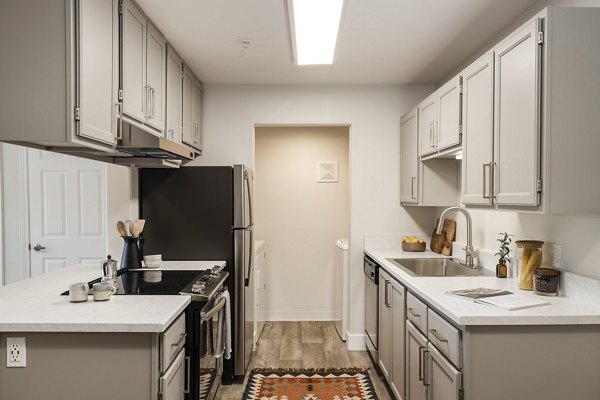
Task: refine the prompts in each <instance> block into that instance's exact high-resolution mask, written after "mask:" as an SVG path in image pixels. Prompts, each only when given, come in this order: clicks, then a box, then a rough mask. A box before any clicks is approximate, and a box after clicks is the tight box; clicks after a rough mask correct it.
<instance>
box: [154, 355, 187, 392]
mask: <svg viewBox="0 0 600 400" xmlns="http://www.w3.org/2000/svg"><path fill="white" fill-rule="evenodd" d="M184 360H185V350H181V351H180V352H179V355H177V357H176V358H175V361H173V363H172V364H171V366H170V367H169V369H168V370H167V371H166V372H165V373H164V374H163V376H162V377H161V378H160V389H159V390H160V395H161V399H162V400H183V398H184V396H185V365H184Z"/></svg>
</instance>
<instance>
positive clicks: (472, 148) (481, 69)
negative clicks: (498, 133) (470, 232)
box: [462, 52, 494, 205]
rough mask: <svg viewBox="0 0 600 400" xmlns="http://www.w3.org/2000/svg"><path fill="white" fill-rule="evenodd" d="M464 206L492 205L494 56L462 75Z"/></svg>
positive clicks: (473, 66)
mask: <svg viewBox="0 0 600 400" xmlns="http://www.w3.org/2000/svg"><path fill="white" fill-rule="evenodd" d="M462 75H463V106H462V126H463V137H462V151H463V161H462V164H463V165H462V174H463V175H462V177H463V179H462V202H463V203H464V204H480V205H486V204H488V205H489V204H492V202H493V195H492V194H491V182H492V175H491V173H492V168H493V165H492V162H493V138H494V54H493V52H489V53H487V54H485V55H484V56H482V57H481V58H479V59H478V60H477V61H475V62H474V63H473V64H471V65H470V66H469V67H467V68H466V69H465V70H464V71H463V73H462Z"/></svg>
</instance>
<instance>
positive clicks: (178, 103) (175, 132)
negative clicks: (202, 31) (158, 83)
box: [165, 46, 183, 143]
mask: <svg viewBox="0 0 600 400" xmlns="http://www.w3.org/2000/svg"><path fill="white" fill-rule="evenodd" d="M182 74H183V61H182V60H181V58H180V57H179V56H178V55H177V53H176V52H175V50H173V48H172V47H171V46H168V47H167V121H166V124H165V137H166V138H167V139H169V140H172V141H174V142H176V143H181V129H182V126H183V123H182V117H183V115H182V112H183V111H182V106H183V80H182V77H181V75H182Z"/></svg>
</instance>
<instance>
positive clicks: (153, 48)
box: [146, 24, 167, 136]
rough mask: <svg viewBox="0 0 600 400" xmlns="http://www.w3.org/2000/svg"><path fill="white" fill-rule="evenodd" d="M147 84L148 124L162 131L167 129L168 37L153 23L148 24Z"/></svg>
mask: <svg viewBox="0 0 600 400" xmlns="http://www.w3.org/2000/svg"><path fill="white" fill-rule="evenodd" d="M147 32H148V34H147V38H146V57H147V58H146V86H147V87H148V89H147V91H148V92H147V96H148V103H147V104H148V105H147V111H146V115H147V117H148V119H147V123H148V125H150V126H152V127H153V128H156V129H158V130H159V131H160V133H161V136H162V134H163V133H164V129H165V91H166V87H167V85H166V80H167V72H166V67H167V61H166V57H167V39H165V37H164V36H163V35H162V34H161V33H160V32H159V31H158V30H157V29H156V28H155V27H154V26H153V25H152V24H148V26H147Z"/></svg>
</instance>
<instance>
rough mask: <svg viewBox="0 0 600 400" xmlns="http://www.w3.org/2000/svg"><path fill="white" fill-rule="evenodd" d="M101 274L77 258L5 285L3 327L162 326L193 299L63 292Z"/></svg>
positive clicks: (189, 266)
mask: <svg viewBox="0 0 600 400" xmlns="http://www.w3.org/2000/svg"><path fill="white" fill-rule="evenodd" d="M215 264H218V265H225V262H224V261H215V262H213V261H200V262H197V261H185V262H181V261H163V263H162V265H161V267H160V269H149V271H156V270H202V269H208V268H211V267H212V266H213V265H215ZM100 275H101V271H100V266H99V265H96V264H78V265H73V266H70V267H67V268H62V269H60V270H57V271H53V272H50V273H47V274H44V275H39V276H36V277H33V278H30V279H25V280H22V281H19V282H15V283H12V284H10V285H6V286H3V287H0V332H163V331H164V330H165V329H166V328H167V327H169V325H170V324H171V323H172V322H173V321H174V320H175V318H176V317H177V316H178V315H179V314H180V313H181V312H182V311H183V310H184V309H185V308H186V307H187V305H188V304H189V303H190V297H189V296H185V295H172V296H151V295H150V296H144V295H135V296H123V295H121V296H120V295H115V296H112V298H111V299H110V300H109V301H101V302H100V301H94V300H93V299H92V297H90V298H89V300H88V301H87V302H83V303H71V302H70V301H69V296H61V293H62V292H64V291H65V290H68V288H69V284H70V283H74V282H89V281H91V280H93V279H96V278H98V277H99V276H100Z"/></svg>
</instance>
